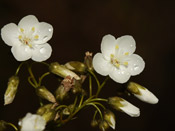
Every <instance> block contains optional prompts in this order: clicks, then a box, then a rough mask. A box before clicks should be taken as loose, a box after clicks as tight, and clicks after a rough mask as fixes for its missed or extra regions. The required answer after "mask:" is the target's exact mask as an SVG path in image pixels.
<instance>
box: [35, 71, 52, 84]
mask: <svg viewBox="0 0 175 131" xmlns="http://www.w3.org/2000/svg"><path fill="white" fill-rule="evenodd" d="M49 74H50V72H46V73H44V74H43V75H42V76H41V77H40V78H39V83H38V85H39V86H40V85H41V83H42V80H43V78H44V77H46V76H47V75H49Z"/></svg>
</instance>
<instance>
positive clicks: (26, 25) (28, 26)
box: [18, 15, 39, 31]
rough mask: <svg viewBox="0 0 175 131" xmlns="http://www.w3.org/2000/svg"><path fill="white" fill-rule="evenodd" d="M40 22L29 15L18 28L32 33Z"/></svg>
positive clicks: (21, 21)
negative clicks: (33, 28)
mask: <svg viewBox="0 0 175 131" xmlns="http://www.w3.org/2000/svg"><path fill="white" fill-rule="evenodd" d="M38 22H39V21H38V19H37V18H36V17H35V16H34V15H28V16H25V17H23V18H22V19H21V20H20V22H19V24H18V26H19V27H20V28H22V29H24V31H26V30H27V31H30V30H31V29H32V27H33V26H34V25H36V24H37V23H38Z"/></svg>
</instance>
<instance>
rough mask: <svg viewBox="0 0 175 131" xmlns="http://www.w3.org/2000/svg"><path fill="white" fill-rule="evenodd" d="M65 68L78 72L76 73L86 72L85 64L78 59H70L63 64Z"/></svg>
mask: <svg viewBox="0 0 175 131" xmlns="http://www.w3.org/2000/svg"><path fill="white" fill-rule="evenodd" d="M65 66H66V68H68V69H69V70H72V71H75V72H78V73H85V72H86V66H85V64H84V63H82V62H79V61H70V62H68V63H66V64H65Z"/></svg>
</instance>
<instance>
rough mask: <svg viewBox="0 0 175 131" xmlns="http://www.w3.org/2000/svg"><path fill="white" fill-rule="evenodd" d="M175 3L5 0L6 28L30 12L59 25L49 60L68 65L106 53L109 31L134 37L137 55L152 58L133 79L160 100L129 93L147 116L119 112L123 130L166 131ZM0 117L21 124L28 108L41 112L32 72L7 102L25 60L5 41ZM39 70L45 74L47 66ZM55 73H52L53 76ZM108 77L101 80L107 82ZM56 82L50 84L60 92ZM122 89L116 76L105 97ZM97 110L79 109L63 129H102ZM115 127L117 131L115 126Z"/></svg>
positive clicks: (1, 5) (1, 19) (1, 18)
mask: <svg viewBox="0 0 175 131" xmlns="http://www.w3.org/2000/svg"><path fill="white" fill-rule="evenodd" d="M174 4H175V2H174V1H173V0H172V1H171V0H162V1H160V0H142V1H141V0H38V1H36V0H28V1H27V0H26V1H24V0H11V1H10V0H1V1H0V28H2V27H3V26H4V25H5V24H8V23H10V22H14V23H16V24H17V23H18V22H19V20H20V19H21V18H22V17H24V16H26V15H29V14H33V15H35V16H36V17H37V18H38V19H39V20H40V21H45V22H48V23H50V24H52V25H53V27H54V35H53V37H52V39H51V40H50V41H49V43H50V44H51V46H52V48H53V53H52V56H51V58H50V59H49V60H48V61H47V62H54V61H58V62H59V63H62V64H63V63H65V62H68V61H71V60H79V61H82V60H83V58H84V53H85V51H91V52H93V53H97V52H99V51H100V43H101V39H102V37H103V36H104V35H106V34H112V35H114V36H115V37H116V38H117V37H120V36H122V35H125V34H128V35H132V36H133V37H134V38H135V40H136V43H137V50H136V53H137V54H139V55H140V56H142V57H143V59H144V60H145V62H146V68H145V70H144V71H143V72H142V73H141V74H140V75H139V76H135V77H132V78H131V80H132V81H135V82H137V83H140V84H142V85H144V86H145V87H147V88H148V89H149V90H150V91H152V92H153V93H154V94H155V95H156V96H157V97H158V98H159V100H160V101H159V103H158V104H157V105H150V104H146V103H143V102H140V101H139V100H137V99H136V98H133V97H131V98H129V97H126V99H127V100H128V101H130V102H131V103H133V104H134V105H136V106H137V107H139V108H140V110H141V116H140V117H138V118H131V117H129V116H127V115H126V114H124V113H119V112H115V113H116V130H117V131H128V130H134V131H166V130H170V129H172V128H171V127H172V126H173V125H172V124H173V120H172V119H171V117H172V116H173V115H174V113H173V106H174V97H173V95H174V82H173V80H174V45H173V44H174V39H173V37H174V35H175V33H174V23H175V10H174V8H175V6H174ZM0 52H1V54H0V70H1V71H0V119H3V120H6V121H9V122H13V123H15V124H16V125H17V122H18V120H19V118H22V117H23V116H24V115H25V114H26V113H27V112H32V113H35V110H36V109H37V108H38V106H39V104H38V101H37V100H38V98H37V97H36V95H35V92H34V89H33V88H32V87H30V85H29V84H28V83H27V82H26V79H27V72H26V71H25V70H26V68H24V69H23V70H22V71H21V73H20V82H21V83H20V86H19V90H18V93H17V95H16V98H15V100H14V102H13V103H12V104H10V105H8V106H5V107H4V106H3V94H4V92H5V89H6V85H7V81H8V78H9V77H10V76H11V75H13V74H14V72H15V70H16V68H17V66H18V65H19V62H17V61H16V60H15V59H14V57H13V56H12V54H11V51H10V47H9V46H7V45H6V44H4V42H3V41H2V40H1V39H0ZM38 68H39V69H37V68H36V70H35V71H38V72H44V71H45V70H46V69H45V68H44V67H43V66H42V67H40V66H39V67H38ZM49 79H50V80H52V77H48V80H49ZM102 79H103V78H101V80H102ZM52 83H53V81H52V82H49V83H47V88H49V89H50V90H54V89H55V88H56V87H55V85H54V84H52ZM117 87H121V85H120V84H116V83H115V82H113V81H112V80H110V81H109V82H108V84H107V85H106V86H105V87H104V89H103V91H102V94H101V96H102V97H105V98H107V97H109V96H114V95H116V91H117ZM90 113H92V108H89V109H86V110H84V111H82V112H80V113H79V115H78V117H79V118H78V119H76V120H74V121H71V122H69V123H68V124H67V125H65V126H64V127H61V128H60V129H59V130H62V131H69V130H76V131H82V130H86V131H90V130H91V131H93V130H94V131H96V130H98V129H97V128H91V127H90V121H91V118H92V115H90ZM110 130H111V131H112V129H110Z"/></svg>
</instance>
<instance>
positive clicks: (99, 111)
mask: <svg viewBox="0 0 175 131" xmlns="http://www.w3.org/2000/svg"><path fill="white" fill-rule="evenodd" d="M87 105H92V106H94V107H95V108H96V109H97V110H98V113H99V114H100V117H101V119H102V120H103V115H102V113H101V110H100V108H98V106H96V105H95V104H94V103H88V104H87Z"/></svg>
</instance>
